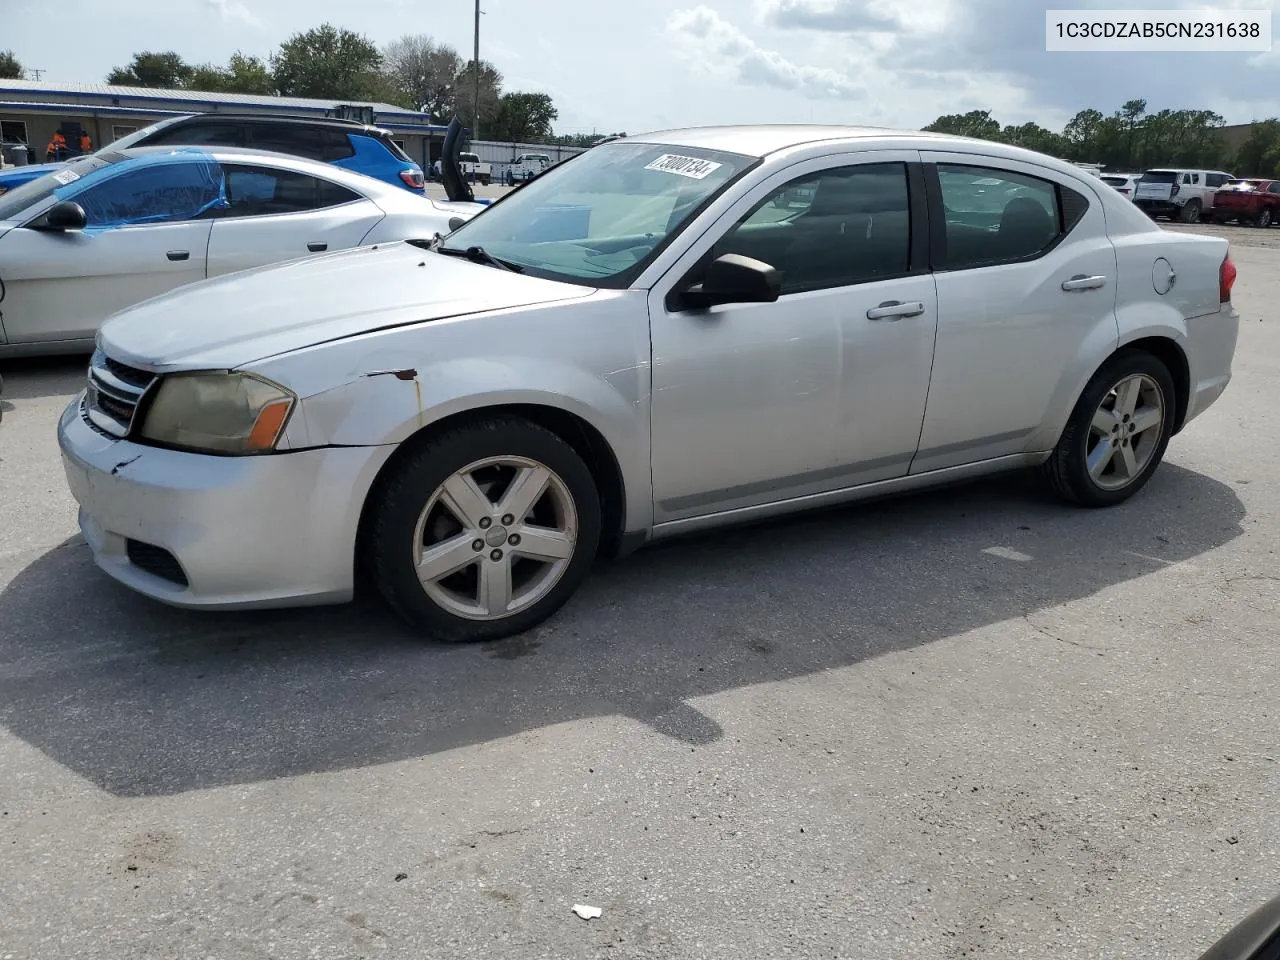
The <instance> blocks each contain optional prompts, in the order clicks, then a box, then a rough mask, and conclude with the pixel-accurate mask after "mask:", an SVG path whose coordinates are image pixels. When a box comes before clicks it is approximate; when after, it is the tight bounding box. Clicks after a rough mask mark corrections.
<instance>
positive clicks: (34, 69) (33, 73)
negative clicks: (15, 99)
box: [27, 67, 45, 80]
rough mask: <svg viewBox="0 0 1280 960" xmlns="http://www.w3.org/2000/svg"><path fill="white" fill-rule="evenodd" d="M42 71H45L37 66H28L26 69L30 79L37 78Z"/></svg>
mask: <svg viewBox="0 0 1280 960" xmlns="http://www.w3.org/2000/svg"><path fill="white" fill-rule="evenodd" d="M44 72H45V71H44V70H42V69H40V68H38V67H30V68H28V70H27V73H29V74H31V77H30V78H29V79H31V80H39V79H40V77H41V76H42V75H43V74H44Z"/></svg>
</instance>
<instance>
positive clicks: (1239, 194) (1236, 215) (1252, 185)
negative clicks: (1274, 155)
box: [1209, 178, 1280, 227]
mask: <svg viewBox="0 0 1280 960" xmlns="http://www.w3.org/2000/svg"><path fill="white" fill-rule="evenodd" d="M1209 219H1211V220H1213V221H1214V222H1216V223H1231V222H1232V221H1235V222H1237V223H1249V224H1252V225H1253V226H1255V227H1269V226H1271V224H1272V223H1274V222H1275V221H1276V220H1278V219H1280V180H1264V179H1257V178H1251V179H1237V180H1228V181H1227V182H1226V183H1225V184H1224V185H1223V186H1222V187H1221V188H1220V189H1219V190H1218V191H1217V193H1215V194H1214V197H1213V212H1212V213H1211V214H1210V217H1209Z"/></svg>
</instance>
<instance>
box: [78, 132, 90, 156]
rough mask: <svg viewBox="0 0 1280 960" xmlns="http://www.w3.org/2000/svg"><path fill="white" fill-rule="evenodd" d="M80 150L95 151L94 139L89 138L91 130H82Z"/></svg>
mask: <svg viewBox="0 0 1280 960" xmlns="http://www.w3.org/2000/svg"><path fill="white" fill-rule="evenodd" d="M80 152H81V153H93V141H92V140H90V139H89V131H87V130H82V131H80Z"/></svg>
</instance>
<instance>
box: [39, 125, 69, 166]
mask: <svg viewBox="0 0 1280 960" xmlns="http://www.w3.org/2000/svg"><path fill="white" fill-rule="evenodd" d="M66 155H67V138H66V137H64V136H63V135H62V131H61V130H55V131H53V137H52V139H50V140H49V146H47V147H45V150H44V158H45V160H47V161H53V160H62V159H64V158H65V157H66Z"/></svg>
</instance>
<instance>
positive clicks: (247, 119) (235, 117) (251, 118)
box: [172, 111, 380, 130]
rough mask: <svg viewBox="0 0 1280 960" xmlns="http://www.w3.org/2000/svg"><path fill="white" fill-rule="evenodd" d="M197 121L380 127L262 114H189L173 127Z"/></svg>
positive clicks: (348, 127)
mask: <svg viewBox="0 0 1280 960" xmlns="http://www.w3.org/2000/svg"><path fill="white" fill-rule="evenodd" d="M197 120H218V121H222V122H225V121H230V122H232V123H264V124H275V123H280V124H288V125H290V126H304V127H334V128H341V129H343V130H378V129H380V128H379V127H376V126H371V125H370V124H367V123H361V122H360V121H359V120H347V119H346V118H344V117H303V116H298V115H296V114H287V113H282V114H261V113H223V112H222V111H218V112H217V113H189V114H186V115H185V116H181V117H176V118H174V122H173V124H172V126H179V125H181V124H184V123H189V122H194V121H197Z"/></svg>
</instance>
